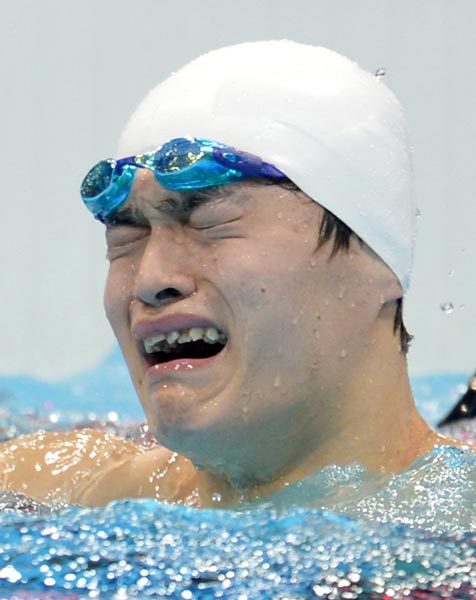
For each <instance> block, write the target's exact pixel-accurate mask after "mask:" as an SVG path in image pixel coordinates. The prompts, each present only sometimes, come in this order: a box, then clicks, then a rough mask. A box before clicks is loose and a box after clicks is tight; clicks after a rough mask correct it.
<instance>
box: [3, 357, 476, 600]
mask: <svg viewBox="0 0 476 600" xmlns="http://www.w3.org/2000/svg"><path fill="white" fill-rule="evenodd" d="M466 382H467V377H466V376H465V375H461V376H455V375H452V376H444V375H440V376H438V377H427V378H420V379H418V380H415V381H413V382H412V384H413V389H414V392H415V396H416V399H417V405H418V407H419V409H420V411H421V412H422V414H423V415H424V416H425V417H426V418H427V420H428V421H429V422H430V423H431V424H432V425H435V424H436V423H437V422H438V421H439V420H440V419H441V418H442V417H443V416H444V415H445V414H446V413H447V412H448V411H449V409H450V408H451V406H452V405H453V404H454V403H455V401H456V399H457V397H458V396H459V395H460V394H461V393H462V391H463V387H464V384H465V383H466ZM142 419H143V416H142V414H141V412H140V409H139V407H138V403H137V400H136V399H135V395H134V391H133V389H132V387H131V385H130V383H129V382H128V377H127V373H126V371H125V368H124V366H123V364H122V361H121V359H120V357H119V356H118V354H117V353H115V354H114V355H113V356H111V357H109V359H108V360H107V361H105V363H103V364H102V365H99V367H98V368H97V369H96V370H95V371H94V372H90V373H86V374H83V375H81V376H77V377H75V378H73V379H70V380H68V381H63V382H58V383H55V384H45V383H41V382H38V381H34V380H30V379H27V378H9V379H7V378H4V379H3V380H0V438H2V439H8V438H11V437H15V436H16V435H19V434H21V433H28V432H31V431H35V430H37V429H39V428H43V429H64V428H71V427H72V426H73V425H74V426H88V427H91V426H93V427H100V428H102V429H106V430H108V431H111V432H114V433H120V434H123V435H126V436H127V437H132V438H134V439H137V440H139V441H140V442H141V443H148V437H147V432H146V430H145V429H144V428H141V427H139V426H138V423H140V422H141V420H142ZM451 435H452V436H454V437H460V438H462V439H464V440H465V441H467V442H468V443H472V442H476V424H475V423H474V422H473V421H472V420H467V421H465V422H463V423H462V424H460V425H455V426H452V428H451ZM475 498H476V455H475V454H474V453H473V452H472V451H470V450H469V449H467V450H465V449H460V448H453V447H450V446H440V447H436V448H434V449H433V450H432V451H431V452H430V453H428V454H427V455H426V456H422V457H420V458H419V459H418V460H417V461H415V463H414V464H413V465H412V466H411V467H410V468H409V469H408V470H407V471H406V472H405V473H402V474H399V475H394V476H390V475H378V474H374V473H369V472H368V471H366V470H365V469H364V468H362V467H361V466H360V465H357V464H353V465H347V466H345V467H336V466H329V467H326V468H325V469H323V470H322V471H319V472H318V473H316V474H314V475H313V476H312V477H309V478H308V479H306V480H304V481H302V482H299V483H297V484H294V485H290V486H288V487H287V488H285V489H283V490H282V491H281V492H279V493H278V494H276V495H275V496H273V497H272V498H271V499H268V500H267V501H265V502H262V503H261V504H255V505H248V506H244V507H243V508H242V509H241V510H240V511H227V510H196V509H193V508H190V507H185V506H169V505H166V504H163V503H158V502H156V501H154V500H125V501H118V502H113V503H111V504H109V505H108V506H106V507H104V508H83V507H71V506H45V505H42V504H41V503H38V502H34V501H32V500H31V499H28V498H26V497H24V496H22V495H21V494H13V493H6V494H3V495H0V509H2V510H0V527H1V529H0V599H3V598H9V599H14V598H17V599H20V598H22V599H26V598H29V599H34V598H41V599H42V600H47V599H49V598H52V599H53V598H55V599H58V598H70V599H73V598H74V599H79V598H114V599H116V600H119V599H124V600H126V599H128V598H177V599H181V600H183V599H185V600H186V599H193V598H203V599H208V598H210V599H211V598H236V599H238V600H254V599H261V598H263V599H264V598H269V599H273V600H274V599H282V600H294V599H295V600H297V599H310V598H329V599H331V598H339V599H340V598H386V599H389V598H420V599H425V598H462V599H463V598H476V535H475V534H474V532H475V531H476V512H475V511H474V499H475Z"/></svg>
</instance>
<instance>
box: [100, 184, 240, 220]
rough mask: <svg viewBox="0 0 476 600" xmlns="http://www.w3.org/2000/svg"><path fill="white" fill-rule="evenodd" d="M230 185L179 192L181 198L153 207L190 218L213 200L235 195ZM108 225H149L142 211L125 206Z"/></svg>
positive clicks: (113, 216) (167, 200)
mask: <svg viewBox="0 0 476 600" xmlns="http://www.w3.org/2000/svg"><path fill="white" fill-rule="evenodd" d="M230 187H236V186H228V185H214V186H210V187H207V188H198V189H191V190H178V191H177V192H176V193H178V194H179V198H174V197H170V198H165V199H163V200H160V201H158V202H156V203H154V204H153V205H152V208H153V209H154V210H157V211H160V212H163V213H166V214H168V215H170V216H174V217H176V218H182V219H183V218H185V217H188V216H190V213H191V212H192V211H193V210H194V209H195V208H197V207H198V206H201V205H202V204H205V203H206V202H209V201H213V200H224V199H225V198H228V197H230V196H231V195H233V192H234V190H232V189H230ZM104 223H105V224H106V225H131V224H147V223H148V222H147V219H145V217H144V215H143V213H142V211H141V210H140V209H138V208H137V207H136V206H134V205H132V206H123V207H122V208H120V209H119V210H118V211H117V212H116V213H114V214H113V215H111V217H109V218H107V219H105V221H104Z"/></svg>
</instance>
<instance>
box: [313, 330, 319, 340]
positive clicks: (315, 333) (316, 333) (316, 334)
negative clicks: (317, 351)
mask: <svg viewBox="0 0 476 600" xmlns="http://www.w3.org/2000/svg"><path fill="white" fill-rule="evenodd" d="M314 337H315V338H316V340H318V339H319V338H320V337H321V334H320V333H319V331H317V330H316V331H315V332H314Z"/></svg>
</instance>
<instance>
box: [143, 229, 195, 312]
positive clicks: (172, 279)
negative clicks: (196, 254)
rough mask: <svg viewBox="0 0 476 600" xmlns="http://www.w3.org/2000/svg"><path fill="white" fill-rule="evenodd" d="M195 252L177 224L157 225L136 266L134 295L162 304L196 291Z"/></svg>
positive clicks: (155, 304)
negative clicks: (182, 235)
mask: <svg viewBox="0 0 476 600" xmlns="http://www.w3.org/2000/svg"><path fill="white" fill-rule="evenodd" d="M192 253H193V250H192V248H191V247H190V244H187V243H186V242H185V241H184V239H183V237H181V235H180V233H178V232H177V231H176V230H175V229H174V228H173V227H165V226H161V227H157V228H153V229H152V231H151V233H150V236H149V239H148V242H147V245H146V246H145V248H144V252H143V254H142V256H141V260H140V263H139V264H138V265H137V266H136V268H137V273H136V277H135V281H134V298H135V299H137V300H140V301H141V302H143V303H144V304H147V305H149V306H154V307H156V308H158V307H160V306H165V305H167V304H171V303H173V302H176V301H178V300H180V299H183V298H186V297H187V296H190V295H191V294H193V293H194V292H195V291H196V285H195V277H194V276H193V273H192V272H190V268H191V265H192V264H194V263H195V264H197V261H196V260H195V261H194V260H193V257H192V256H191V254H192Z"/></svg>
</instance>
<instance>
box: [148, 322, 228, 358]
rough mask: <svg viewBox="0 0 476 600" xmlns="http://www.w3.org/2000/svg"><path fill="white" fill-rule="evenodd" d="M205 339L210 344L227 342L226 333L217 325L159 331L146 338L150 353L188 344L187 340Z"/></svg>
mask: <svg viewBox="0 0 476 600" xmlns="http://www.w3.org/2000/svg"><path fill="white" fill-rule="evenodd" d="M197 340H203V341H204V342H207V343H208V344H216V343H217V342H220V343H222V344H224V343H225V342H226V335H225V334H224V333H221V331H219V330H218V329H216V328H215V327H192V328H190V329H182V330H180V331H178V330H175V331H170V332H169V333H167V334H165V333H159V334H157V335H152V336H150V337H148V338H145V340H144V347H145V351H146V352H148V353H151V352H157V351H163V352H167V351H169V350H171V349H172V348H176V347H177V344H186V343H187V342H196V341H197Z"/></svg>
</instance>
